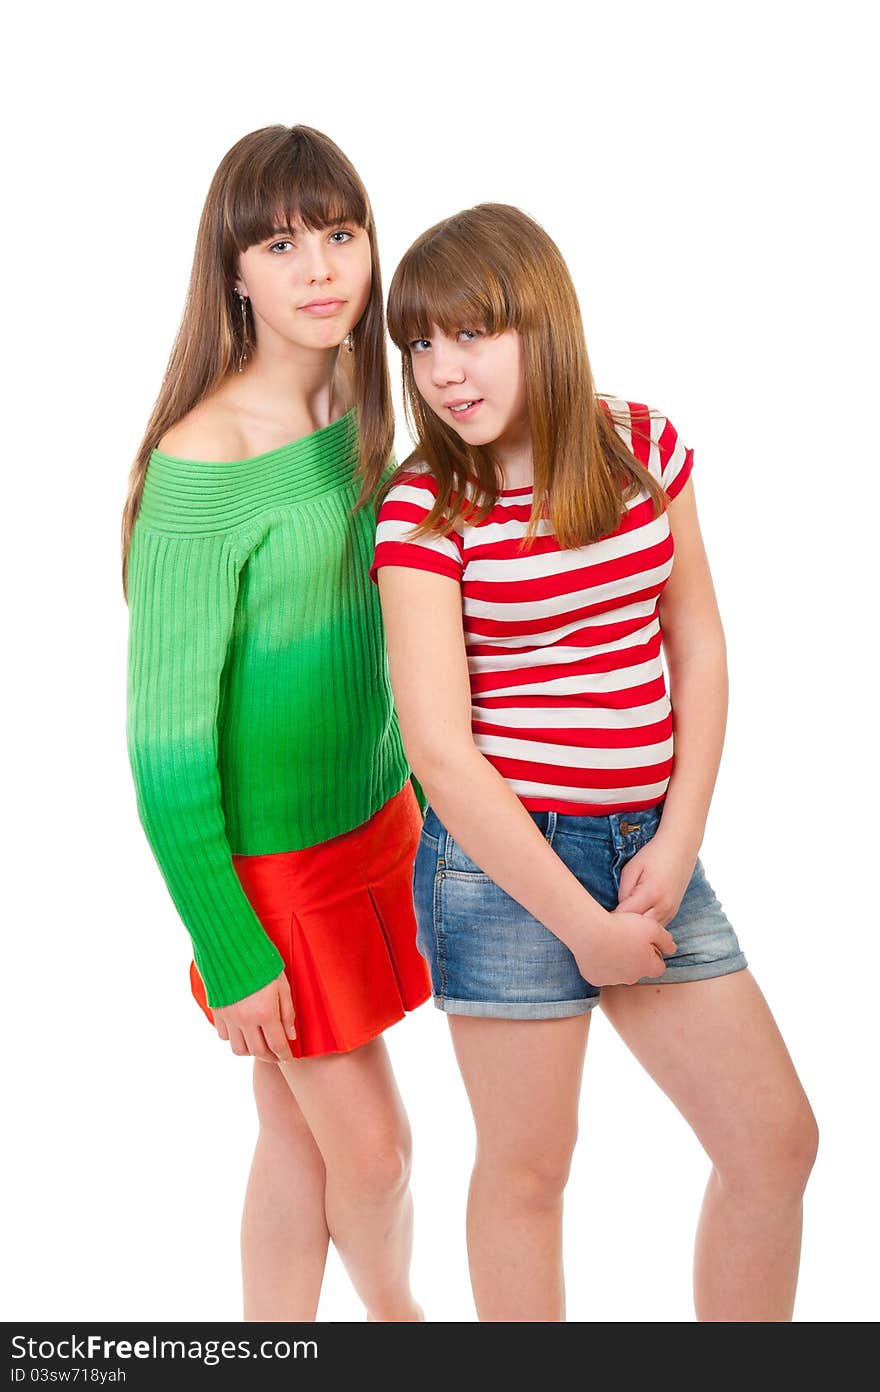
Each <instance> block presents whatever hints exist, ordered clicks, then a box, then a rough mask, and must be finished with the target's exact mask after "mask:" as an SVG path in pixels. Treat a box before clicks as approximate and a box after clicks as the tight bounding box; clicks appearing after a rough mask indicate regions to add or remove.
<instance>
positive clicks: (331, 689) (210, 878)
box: [127, 412, 409, 1007]
mask: <svg viewBox="0 0 880 1392" xmlns="http://www.w3.org/2000/svg"><path fill="white" fill-rule="evenodd" d="M356 465H357V421H356V416H355V414H354V412H349V413H348V415H346V416H342V417H340V419H339V420H338V421H335V422H332V423H331V424H330V425H329V426H327V427H325V428H324V429H323V430H318V431H315V432H314V433H313V434H311V435H308V436H305V437H303V438H302V439H301V440H297V441H294V442H293V443H291V444H289V445H285V446H283V447H282V448H280V449H277V450H272V451H270V452H269V453H267V454H264V455H259V456H255V457H254V458H252V459H248V460H241V461H238V462H234V463H229V464H221V463H211V462H205V461H195V460H181V459H175V458H173V457H172V456H170V455H165V454H162V453H160V452H159V451H158V450H157V451H155V452H154V453H153V455H152V456H151V459H150V464H149V469H148V472H147V479H146V484H145V488H144V495H143V501H142V503H141V509H140V513H139V515H138V520H137V523H136V526H135V528H134V535H133V537H132V545H131V552H130V555H129V612H130V631H129V653H128V656H129V663H128V726H127V734H128V751H129V759H130V762H131V769H132V773H133V776H134V782H135V788H136V793H137V804H138V811H139V814H140V818H141V822H142V824H143V827H144V830H145V832H146V834H147V838H148V840H149V842H150V846H151V848H152V850H153V854H154V855H155V857H156V860H157V862H158V864H159V868H160V870H161V871H162V874H163V876H164V878H165V882H166V884H167V886H168V889H169V892H170V894H171V897H172V899H173V900H174V903H175V905H176V907H177V910H178V912H179V914H180V917H181V919H182V920H183V923H184V925H185V926H186V928H187V930H188V931H189V934H190V937H191V939H192V943H193V955H194V958H195V962H196V966H197V967H198V969H199V972H200V974H201V976H202V979H203V981H204V982H205V985H206V987H207V993H208V1002H209V1004H210V1005H211V1006H212V1007H213V1006H222V1005H228V1004H229V1003H230V1002H232V1001H236V1000H240V999H242V997H244V996H247V995H250V994H251V993H252V992H253V991H256V990H258V989H259V988H260V987H262V986H265V985H267V984H268V982H270V981H272V980H273V979H274V978H275V977H276V976H278V974H279V973H280V971H281V970H282V966H283V962H282V959H281V957H280V955H279V953H278V950H277V949H276V947H275V946H274V944H273V943H272V941H271V940H270V938H269V937H268V935H267V934H266V932H265V930H264V929H263V927H262V925H261V923H260V921H259V919H258V917H257V915H256V914H255V912H254V910H253V908H252V907H251V904H250V902H249V900H248V898H247V896H246V895H245V892H244V890H243V889H242V886H241V883H240V881H239V878H238V876H237V874H236V871H235V867H234V865H233V861H232V855H233V854H234V853H238V854H242V855H269V854H273V853H275V852H279V851H295V850H301V849H303V848H305V847H308V846H313V845H316V844H317V843H319V842H323V841H327V840H329V839H330V838H331V837H334V836H339V835H341V834H342V833H343V832H346V831H350V830H352V829H353V828H355V827H358V826H361V825H362V824H363V823H364V822H366V821H368V820H369V818H370V817H371V816H372V815H373V813H374V812H377V811H378V810H379V808H380V807H383V806H384V805H385V803H386V802H387V801H388V800H389V799H390V798H391V797H392V796H393V795H394V794H395V793H397V792H399V790H400V789H401V788H402V786H403V784H404V783H405V782H406V779H407V777H408V776H409V767H408V765H407V762H406V756H405V754H404V750H403V743H402V740H401V737H400V730H399V727H398V724H397V720H396V718H395V715H394V702H393V697H392V693H391V684H390V680H389V676H388V659H387V655H386V652H385V640H384V630H383V628H382V614H381V607H380V604H379V596H378V595H377V593H376V591H375V589H374V587H373V586H372V585H370V583H369V580H368V578H367V574H368V567H369V563H370V558H371V556H372V552H373V540H374V533H375V526H376V518H375V509H374V508H372V507H366V508H363V509H361V511H359V512H357V513H352V508H353V506H354V503H355V500H356V498H357V495H358V491H359V480H358V479H357V478H356V477H355V469H356Z"/></svg>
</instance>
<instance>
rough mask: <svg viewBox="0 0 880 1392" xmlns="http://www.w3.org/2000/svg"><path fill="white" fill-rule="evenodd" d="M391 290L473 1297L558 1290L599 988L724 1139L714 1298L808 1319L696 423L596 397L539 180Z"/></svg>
mask: <svg viewBox="0 0 880 1392" xmlns="http://www.w3.org/2000/svg"><path fill="white" fill-rule="evenodd" d="M388 317H389V327H390V331H391V336H392V338H393V339H394V341H395V343H396V344H397V346H398V347H399V348H400V350H401V352H402V355H403V380H404V395H405V401H406V406H407V411H408V415H409V418H410V421H411V423H412V425H413V428H414V432H415V435H416V437H417V445H416V449H415V451H414V453H413V454H412V455H411V456H410V458H409V459H407V460H406V461H405V462H404V463H403V464H402V465H401V466H400V468H399V469H398V470H397V471H396V473H395V474H394V475H393V476H392V477H391V478H390V479H389V481H388V483H387V485H386V487H385V488H384V490H383V492H382V495H380V503H381V506H380V509H379V514H378V520H377V534H376V550H375V557H374V561H373V565H372V568H371V572H370V573H371V576H372V578H373V579H374V580H376V581H377V583H378V585H379V589H380V595H381V601H382V609H383V615H384V621H385V628H386V637H387V643H388V653H389V661H390V670H391V679H392V685H393V688H394V695H395V701H396V705H397V710H398V714H399V718H400V722H401V729H402V732H403V738H404V744H405V747H406V751H407V755H408V757H409V760H410V762H411V764H412V767H413V769H414V771H415V773H416V776H417V777H418V779H419V781H420V782H421V784H422V786H423V788H424V790H425V793H426V795H427V798H428V804H429V805H428V808H427V811H426V813H425V818H424V824H423V827H422V832H421V839H420V845H419V850H418V853H417V856H416V862H415V868H414V878H413V889H414V901H415V908H416V918H417V920H418V924H419V946H420V949H421V951H422V952H423V954H424V955H425V957H426V959H427V961H428V963H429V965H430V968H431V975H432V983H433V992H434V1001H435V1004H436V1005H437V1006H438V1007H439V1008H440V1009H441V1010H444V1011H446V1012H447V1014H448V1018H449V1024H450V1029H451V1031H452V1036H453V1044H454V1047H455V1052H456V1055H457V1058H458V1062H459V1066H460V1068H461V1071H462V1075H463V1078H464V1082H465V1085H466V1087H467V1091H468V1095H469V1097H470V1101H471V1106H472V1108H473V1113H474V1119H475V1122H476V1126H477V1135H478V1145H477V1160H476V1164H475V1168H474V1172H473V1177H472V1181H471V1191H470V1203H469V1206H468V1249H469V1256H470V1267H471V1277H472V1282H473V1287H474V1295H475V1300H476V1304H477V1309H478V1313H479V1316H480V1318H481V1319H485V1320H559V1319H563V1318H564V1298H563V1275H562V1264H561V1241H562V1231H561V1229H562V1224H561V1214H562V1191H563V1188H564V1185H565V1181H566V1177H567V1174H568V1169H569V1164H570V1160H571V1153H572V1149H573V1145H574V1138H575V1135H576V1130H577V1113H578V1099H579V1090H580V1079H581V1072H582V1067H583V1059H584V1052H585V1048H586V1042H587V1034H588V1028H589V1020H590V1011H591V1010H592V1009H593V1007H594V1006H595V1005H597V1004H599V1003H601V1006H602V1008H603V1009H604V1010H605V1012H606V1014H607V1015H608V1017H609V1019H610V1020H611V1022H612V1024H613V1025H614V1027H615V1029H616V1030H617V1032H618V1033H619V1034H620V1036H621V1037H622V1038H623V1040H624V1041H625V1043H626V1044H627V1045H628V1046H629V1048H630V1049H631V1050H632V1052H633V1053H634V1054H635V1055H636V1057H637V1058H638V1059H639V1060H640V1061H641V1062H642V1063H643V1064H644V1066H645V1067H646V1068H647V1069H648V1070H649V1072H650V1073H651V1075H652V1076H653V1077H654V1078H655V1080H656V1081H657V1083H658V1084H659V1085H660V1087H661V1088H663V1090H664V1091H665V1092H666V1093H667V1095H668V1096H670V1097H671V1098H672V1099H673V1101H674V1102H675V1104H676V1105H677V1106H678V1108H679V1109H680V1111H681V1112H682V1114H683V1115H684V1116H685V1117H686V1118H687V1120H688V1121H689V1122H690V1124H691V1126H692V1127H693V1129H694V1131H695V1133H696V1135H697V1136H698V1138H699V1140H700V1141H701V1143H702V1145H703V1147H704V1148H705V1150H706V1151H707V1153H708V1154H709V1156H710V1158H711V1160H712V1171H711V1175H710V1178H709V1183H708V1187H707V1190H706V1196H705V1200H704V1204H703V1211H702V1215H701V1219H700V1224H699V1231H698V1237H697V1252H696V1272H695V1299H696V1312H697V1317H698V1318H699V1319H702V1320H786V1319H790V1318H791V1314H792V1308H793V1302H794V1293H795V1285H796V1279H797V1269H798V1259H799V1248H800V1232H801V1200H802V1195H803V1189H804V1186H805V1183H806V1180H807V1177H808V1175H809V1172H810V1170H811V1167H812V1164H813V1160H814V1156H815V1150H816V1144H817V1133H816V1124H815V1120H814V1117H813V1114H812V1111H811V1108H810V1105H809V1102H808V1100H807V1098H806V1096H805V1094H804V1091H803V1088H802V1086H801V1084H800V1081H799V1079H798V1077H797V1074H796V1072H795V1070H794V1067H793V1065H792V1062H791V1059H790V1057H789V1055H788V1052H787V1050H786V1048H785V1044H784V1042H783V1040H782V1038H781V1036H780V1034H779V1031H778V1029H777V1027H776V1024H775V1022H774V1020H773V1017H772V1015H771V1014H770V1011H769V1009H768V1007H767V1004H766V1002H765V1000H764V998H763V996H762V995H761V992H760V991H759V989H758V986H757V984H756V982H755V980H754V978H753V977H752V975H751V973H750V972H749V970H748V968H747V964H746V959H745V957H744V955H743V953H742V951H741V949H740V946H739V943H738V941H737V938H736V934H735V932H734V930H733V928H732V926H731V924H730V923H729V921H728V920H727V918H726V916H725V914H724V912H723V910H722V908H721V905H720V904H719V902H718V899H717V898H716V897H715V894H714V893H713V891H712V889H711V887H710V885H709V883H708V881H707V879H706V876H705V872H704V869H703V866H702V863H701V861H700V859H699V857H698V851H699V848H700V845H701V842H702V839H703V832H704V828H705V823H706V817H707V813H708V809H709V804H710V800H711V796H712V790H713V787H714V784H715V779H716V775H717V771H718V765H719V761H720V756H721V748H722V743H723V738H724V728H725V722H726V710H727V673H726V659H725V644H724V635H723V630H722V626H721V620H720V618H719V614H718V609H717V605H716V601H715V595H714V591H713V586H712V580H711V576H710V572H709V567H708V563H707V560H706V555H705V551H704V549H703V543H702V540H701V536H700V530H699V525H698V521H697V513H696V505H695V501H694V486H693V482H692V481H691V477H690V476H691V469H692V463H693V456H692V452H691V451H690V450H689V449H687V448H686V446H685V444H684V443H683V441H682V440H681V438H680V437H679V435H678V433H677V431H676V430H675V428H674V426H673V425H672V423H671V422H670V421H669V420H667V419H666V418H665V417H664V416H662V415H660V414H659V413H657V412H655V411H650V410H648V408H647V407H645V406H642V405H639V404H636V403H634V402H628V401H623V400H619V399H617V398H606V397H600V396H598V395H597V394H596V392H595V390H594V387H593V383H592V376H591V372H590V366H589V361H588V358H587V352H586V347H585V343H584V336H583V327H582V323H581V317H580V310H579V307H578V303H577V298H576V295H575V291H574V287H573V285H572V282H571V278H570V276H569V273H568V270H567V268H566V266H565V263H564V261H563V260H562V257H561V255H560V253H559V251H558V249H557V247H556V246H555V245H554V243H553V242H552V241H551V239H550V238H549V237H548V236H547V234H546V233H545V232H544V231H543V229H541V228H540V227H539V226H538V225H537V224H536V223H535V222H534V221H532V219H530V218H528V217H527V216H526V215H525V214H523V213H522V212H520V211H519V210H518V209H516V208H511V207H507V206H505V205H500V204H482V205H480V206H479V207H476V208H472V209H469V210H468V211H466V212H463V213H459V214H457V215H456V216H454V217H451V218H448V219H446V220H445V221H444V222H441V223H438V224H437V225H436V226H435V227H432V228H431V229H429V231H427V232H425V233H424V234H423V235H422V236H421V237H419V238H418V240H417V241H416V242H415V243H414V245H413V246H412V247H411V248H410V250H409V251H408V252H407V254H406V255H405V257H404V259H403V261H402V262H401V264H400V266H399V267H398V269H397V272H396V274H395V276H394V280H393V282H392V286H391V292H390V297H389V311H388ZM673 558H674V564H673ZM661 652H662V654H663V655H665V659H666V666H667V669H668V673H669V681H670V688H671V695H672V697H673V698H674V702H675V706H674V709H673V706H672V704H671V701H670V692H668V691H667V686H666V678H665V675H664V666H663V661H662V657H661ZM673 737H674V753H673ZM670 987H673V988H674V989H669V988H670ZM756 1078H760V1079H761V1088H760V1090H757V1089H756V1088H755V1086H754V1084H755V1079H756Z"/></svg>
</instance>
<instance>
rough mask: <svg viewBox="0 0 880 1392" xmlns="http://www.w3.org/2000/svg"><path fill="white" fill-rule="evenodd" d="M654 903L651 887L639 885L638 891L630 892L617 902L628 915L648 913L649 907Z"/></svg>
mask: <svg viewBox="0 0 880 1392" xmlns="http://www.w3.org/2000/svg"><path fill="white" fill-rule="evenodd" d="M653 903H654V895H653V894H652V892H651V889H650V886H649V885H639V886H638V888H637V889H633V890H630V891H629V892H628V893H627V894H624V895H621V897H620V898H619V899H618V901H617V907H618V908H619V909H624V910H625V911H626V912H627V913H641V914H643V913H647V911H648V907H649V906H650V905H651V904H653Z"/></svg>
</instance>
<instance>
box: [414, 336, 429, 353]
mask: <svg viewBox="0 0 880 1392" xmlns="http://www.w3.org/2000/svg"><path fill="white" fill-rule="evenodd" d="M430 346H431V340H430V339H429V338H414V339H413V340H412V342H411V343H410V345H409V351H410V352H411V353H424V352H425V350H426V349H427V348H430Z"/></svg>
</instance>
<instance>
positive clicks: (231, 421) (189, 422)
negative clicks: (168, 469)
mask: <svg viewBox="0 0 880 1392" xmlns="http://www.w3.org/2000/svg"><path fill="white" fill-rule="evenodd" d="M157 449H158V450H159V451H160V453H162V454H170V455H172V456H174V457H175V458H177V459H203V460H210V461H211V462H216V463H221V464H230V463H233V462H235V461H236V460H238V459H243V458H244V457H245V455H246V454H247V448H246V446H245V442H244V440H243V438H242V434H241V429H240V426H239V424H238V422H237V419H236V415H235V413H234V412H233V411H231V410H230V408H229V407H228V406H227V405H225V404H224V403H223V402H222V401H220V400H217V399H215V398H211V397H209V398H208V400H207V401H200V402H199V404H198V405H197V406H194V407H193V409H192V410H191V411H188V412H187V414H186V415H185V416H183V417H182V418H181V419H180V420H179V421H177V422H176V423H175V424H174V425H172V426H171V428H170V429H169V430H166V432H165V434H164V435H163V436H162V438H161V440H160V441H159V443H158V445H157Z"/></svg>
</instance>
